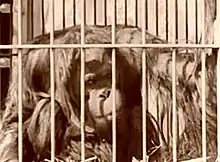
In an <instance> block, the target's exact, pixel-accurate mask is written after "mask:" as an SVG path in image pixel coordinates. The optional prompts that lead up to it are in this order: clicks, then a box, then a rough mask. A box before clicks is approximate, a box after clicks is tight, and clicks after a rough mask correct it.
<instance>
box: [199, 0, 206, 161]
mask: <svg viewBox="0 0 220 162" xmlns="http://www.w3.org/2000/svg"><path fill="white" fill-rule="evenodd" d="M200 2H201V11H202V12H200V13H201V28H202V40H201V41H202V42H201V43H202V44H205V12H206V10H205V1H204V0H201V1H200ZM205 59H206V53H205V51H204V50H202V54H201V60H202V76H201V80H202V159H203V162H205V161H206V92H205V91H206V71H205V70H206V68H205V62H206V60H205Z"/></svg>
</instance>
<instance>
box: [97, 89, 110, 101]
mask: <svg viewBox="0 0 220 162" xmlns="http://www.w3.org/2000/svg"><path fill="white" fill-rule="evenodd" d="M110 94H111V89H105V90H104V91H103V92H102V93H101V94H100V95H99V97H100V98H104V99H106V98H108V97H109V96H110Z"/></svg>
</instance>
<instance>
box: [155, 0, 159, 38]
mask: <svg viewBox="0 0 220 162" xmlns="http://www.w3.org/2000/svg"><path fill="white" fill-rule="evenodd" d="M158 7H159V5H158V0H156V35H157V36H158V31H159V22H158V21H159V16H158V14H159V13H158V12H159V11H158Z"/></svg>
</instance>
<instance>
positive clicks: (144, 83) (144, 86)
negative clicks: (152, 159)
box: [142, 0, 148, 162]
mask: <svg viewBox="0 0 220 162" xmlns="http://www.w3.org/2000/svg"><path fill="white" fill-rule="evenodd" d="M142 6H143V7H142V44H146V39H145V37H146V0H142ZM146 74H147V69H146V50H145V49H143V52H142V91H143V92H142V106H143V107H142V119H143V121H142V126H143V128H142V129H143V162H146V161H147V159H146V158H147V119H146V114H147V97H148V96H147V76H146Z"/></svg>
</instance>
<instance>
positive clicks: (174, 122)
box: [172, 0, 178, 162]
mask: <svg viewBox="0 0 220 162" xmlns="http://www.w3.org/2000/svg"><path fill="white" fill-rule="evenodd" d="M174 2H175V5H174V8H175V9H174V12H175V13H174V14H173V15H174V18H173V21H172V25H173V26H174V29H173V38H172V43H176V38H177V27H178V26H177V24H178V22H177V17H178V15H177V0H175V1H174ZM172 116H173V118H172V119H173V120H172V134H173V139H172V142H173V162H177V109H176V49H174V50H173V52H172Z"/></svg>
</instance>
